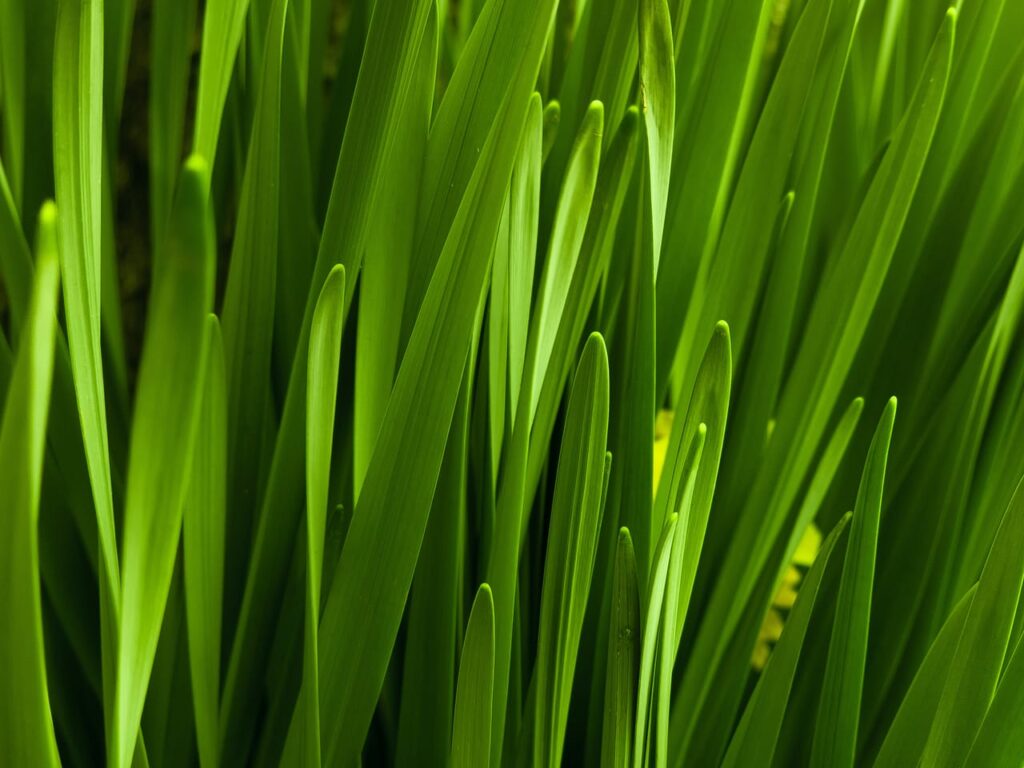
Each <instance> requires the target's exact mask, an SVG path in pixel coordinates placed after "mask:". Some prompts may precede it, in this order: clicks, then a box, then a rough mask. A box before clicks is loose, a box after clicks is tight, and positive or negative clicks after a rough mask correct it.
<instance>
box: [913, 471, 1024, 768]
mask: <svg viewBox="0 0 1024 768" xmlns="http://www.w3.org/2000/svg"><path fill="white" fill-rule="evenodd" d="M1021 541H1024V484H1021V485H1020V486H1018V488H1017V492H1016V493H1015V494H1014V497H1013V499H1011V501H1010V505H1009V506H1008V507H1007V509H1006V512H1005V513H1004V515H1003V521H1002V523H1001V524H1000V526H999V530H998V531H997V532H996V538H995V541H994V542H993V544H992V550H991V551H990V552H989V556H988V560H986V562H985V568H984V569H983V570H982V572H981V579H979V581H978V589H977V592H976V593H975V595H974V600H972V601H971V606H970V608H969V609H968V613H967V618H966V619H965V621H964V629H963V634H962V635H961V636H960V642H959V643H958V644H957V648H956V653H955V654H954V655H953V658H952V660H951V662H950V666H949V676H948V677H947V678H946V684H945V686H944V687H943V689H942V695H941V697H940V699H939V705H938V709H937V710H936V713H935V720H934V721H933V722H932V725H931V730H930V731H929V734H928V741H927V742H926V744H925V747H924V751H923V753H922V756H921V759H922V760H923V761H924V762H926V763H929V764H933V765H942V766H945V765H959V764H961V761H962V760H964V759H965V758H966V756H967V753H968V752H969V750H970V745H971V744H972V743H973V742H974V740H975V738H976V737H977V734H978V731H979V730H980V729H981V727H982V723H983V722H984V719H985V714H986V713H987V712H988V708H989V706H990V704H991V703H992V699H993V697H994V696H995V694H996V689H997V686H998V684H999V680H1000V675H1001V673H1002V669H1003V662H1004V659H1005V658H1006V656H1007V654H1008V653H1009V652H1010V637H1011V635H1010V632H1011V630H1012V628H1013V621H1014V616H1015V614H1016V611H1017V607H1018V604H1019V600H1020V594H1021V585H1022V583H1024V563H1022V562H1021V558H1020V556H1019V553H1020V546H1021Z"/></svg>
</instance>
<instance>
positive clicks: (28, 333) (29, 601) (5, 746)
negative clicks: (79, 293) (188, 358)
mask: <svg viewBox="0 0 1024 768" xmlns="http://www.w3.org/2000/svg"><path fill="white" fill-rule="evenodd" d="M56 228H57V214H56V208H55V206H53V204H52V203H48V204H46V205H45V206H44V207H43V210H42V211H41V213H40V216H39V235H38V256H37V259H36V278H35V282H34V286H33V289H32V297H31V299H30V301H29V307H28V310H27V315H26V325H25V329H24V333H23V335H22V339H21V343H20V344H19V348H18V356H17V359H16V361H15V365H14V370H13V372H12V374H11V381H10V386H9V389H8V392H7V397H6V401H5V403H4V408H3V422H2V426H0V487H2V488H3V489H4V508H5V509H4V514H3V515H2V516H0V526H2V531H0V610H2V611H3V616H4V621H5V622H6V627H5V629H4V631H3V632H0V664H2V665H3V669H4V670H5V672H4V674H3V676H2V682H0V754H3V755H4V759H5V760H10V761H11V762H12V763H13V764H15V765H47V766H57V765H60V759H59V757H58V755H57V742H56V737H55V735H54V730H53V717H52V715H51V713H50V702H49V694H48V692H47V682H46V661H45V658H44V648H43V616H42V604H41V603H42V596H41V594H40V579H39V542H38V524H39V499H40V493H41V489H40V486H41V484H42V475H43V454H44V451H45V446H46V420H47V416H48V413H49V403H50V385H51V383H52V381H53V360H54V344H55V340H56V335H57V292H58V285H59V282H60V271H59V268H58V266H57V253H56V250H57V232H56Z"/></svg>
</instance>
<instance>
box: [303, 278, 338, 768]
mask: <svg viewBox="0 0 1024 768" xmlns="http://www.w3.org/2000/svg"><path fill="white" fill-rule="evenodd" d="M344 302H345V268H344V267H343V266H341V265H340V264H339V265H338V266H336V267H335V268H334V269H332V270H331V272H330V274H328V275H327V280H326V281H325V282H324V287H323V289H321V291H320V298H319V300H318V301H317V303H316V309H315V310H314V311H313V324H312V325H311V326H310V331H309V374H308V375H307V378H306V386H307V390H308V391H307V393H306V547H307V548H306V557H307V561H306V631H305V637H306V645H305V654H304V664H303V681H304V683H303V689H302V690H303V693H304V695H305V697H306V698H305V700H304V701H303V702H302V704H301V707H302V709H303V712H304V717H305V723H306V724H305V728H304V731H303V736H304V741H305V749H304V750H303V752H304V755H305V761H306V762H305V764H306V765H320V704H319V689H318V687H317V675H318V662H317V628H318V626H319V624H320V577H321V572H322V569H323V559H324V558H323V554H324V533H325V530H326V528H327V492H328V488H329V484H330V471H331V448H332V444H333V438H334V412H335V407H336V405H337V401H336V399H337V394H338V363H339V361H340V358H341V329H342V321H343V319H344Z"/></svg>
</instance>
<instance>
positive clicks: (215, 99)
mask: <svg viewBox="0 0 1024 768" xmlns="http://www.w3.org/2000/svg"><path fill="white" fill-rule="evenodd" d="M248 10H249V0H211V2H208V3H206V9H205V11H204V13H203V42H202V48H201V49H200V57H199V90H198V96H197V97H196V119H195V133H194V137H193V140H192V151H193V152H195V153H196V154H198V155H201V156H202V157H203V158H205V159H206V162H207V163H209V165H210V167H211V168H212V167H213V165H214V160H215V159H216V155H217V141H218V137H219V136H220V128H221V122H222V121H223V119H224V103H225V101H227V98H228V86H230V84H231V75H232V73H233V72H234V69H235V54H236V53H237V52H238V46H239V44H240V43H241V41H242V32H243V30H244V27H245V16H246V13H247V12H248Z"/></svg>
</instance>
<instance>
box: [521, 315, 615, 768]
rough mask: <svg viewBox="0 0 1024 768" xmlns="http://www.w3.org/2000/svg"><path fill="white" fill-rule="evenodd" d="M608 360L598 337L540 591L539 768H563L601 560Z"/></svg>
mask: <svg viewBox="0 0 1024 768" xmlns="http://www.w3.org/2000/svg"><path fill="white" fill-rule="evenodd" d="M608 410H609V405H608V353H607V351H606V350H605V346H604V340H603V339H602V338H601V337H600V336H599V335H597V334H594V335H592V336H591V337H590V338H589V339H588V340H587V343H586V346H585V347H584V349H583V355H582V357H581V358H580V363H579V367H578V368H577V370H576V376H575V378H574V379H573V387H572V394H571V395H570V398H569V406H568V411H567V412H566V420H565V430H564V433H563V437H562V448H561V451H560V453H559V459H558V469H557V472H556V479H555V489H554V498H553V500H552V504H551V520H550V523H549V527H548V543H547V556H546V557H545V560H544V563H545V568H544V581H543V587H542V591H541V604H540V625H539V629H538V633H539V636H538V640H537V646H538V647H537V666H536V670H535V672H534V684H535V686H536V691H537V693H536V708H535V710H534V713H535V720H534V723H535V725H534V750H533V762H534V765H538V766H545V765H560V764H561V761H562V750H563V747H564V741H565V726H566V722H567V720H568V716H569V697H570V694H571V693H572V683H573V676H574V674H575V668H576V664H575V662H576V656H577V651H578V646H579V641H580V634H581V631H582V629H583V613H584V610H585V608H586V606H587V598H588V595H589V592H590V581H591V576H592V574H593V569H594V558H595V556H596V554H597V540H598V533H599V531H600V529H601V517H602V515H603V512H604V510H603V506H602V503H603V501H604V498H603V493H604V476H605V472H604V469H605V451H606V446H607V442H608Z"/></svg>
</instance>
